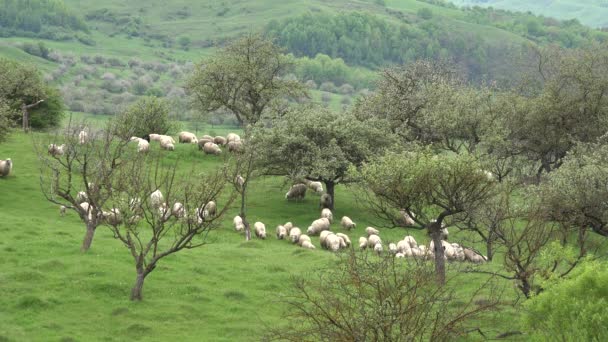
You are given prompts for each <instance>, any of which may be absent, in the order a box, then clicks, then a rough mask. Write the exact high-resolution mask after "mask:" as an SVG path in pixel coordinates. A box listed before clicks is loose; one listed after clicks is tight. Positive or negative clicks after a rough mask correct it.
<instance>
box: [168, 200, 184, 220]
mask: <svg viewBox="0 0 608 342" xmlns="http://www.w3.org/2000/svg"><path fill="white" fill-rule="evenodd" d="M171 214H173V216H175V217H177V218H183V217H184V216H186V208H184V205H183V204H181V203H180V202H175V203H174V204H173V207H172V208H171Z"/></svg>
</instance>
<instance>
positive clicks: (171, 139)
mask: <svg viewBox="0 0 608 342" xmlns="http://www.w3.org/2000/svg"><path fill="white" fill-rule="evenodd" d="M163 140H166V141H168V142H171V143H172V144H175V139H173V137H172V136H170V135H161V136H160V141H161V142H162V141H163Z"/></svg>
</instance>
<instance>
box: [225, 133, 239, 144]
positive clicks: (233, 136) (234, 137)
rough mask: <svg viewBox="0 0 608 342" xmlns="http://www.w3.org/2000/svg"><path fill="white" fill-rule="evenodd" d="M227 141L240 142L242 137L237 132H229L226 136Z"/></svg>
mask: <svg viewBox="0 0 608 342" xmlns="http://www.w3.org/2000/svg"><path fill="white" fill-rule="evenodd" d="M226 141H228V142H229V143H230V142H240V141H241V137H240V136H239V135H238V134H235V133H228V135H227V136H226Z"/></svg>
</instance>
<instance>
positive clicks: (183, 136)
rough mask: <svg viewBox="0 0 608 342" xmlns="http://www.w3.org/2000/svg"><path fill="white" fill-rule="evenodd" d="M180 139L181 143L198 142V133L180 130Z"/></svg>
mask: <svg viewBox="0 0 608 342" xmlns="http://www.w3.org/2000/svg"><path fill="white" fill-rule="evenodd" d="M178 140H179V143H180V144H198V139H197V138H196V135H194V134H193V133H190V132H180V133H179V138H178Z"/></svg>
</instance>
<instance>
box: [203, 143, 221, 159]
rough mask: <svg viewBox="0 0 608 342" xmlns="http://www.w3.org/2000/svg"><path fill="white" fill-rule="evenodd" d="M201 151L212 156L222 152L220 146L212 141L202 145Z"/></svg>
mask: <svg viewBox="0 0 608 342" xmlns="http://www.w3.org/2000/svg"><path fill="white" fill-rule="evenodd" d="M203 152H205V154H213V155H214V156H219V155H220V154H222V150H221V149H220V147H219V146H217V145H216V144H214V143H212V142H208V143H206V144H205V145H204V146H203Z"/></svg>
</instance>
